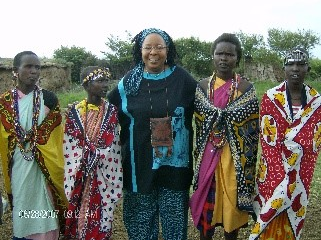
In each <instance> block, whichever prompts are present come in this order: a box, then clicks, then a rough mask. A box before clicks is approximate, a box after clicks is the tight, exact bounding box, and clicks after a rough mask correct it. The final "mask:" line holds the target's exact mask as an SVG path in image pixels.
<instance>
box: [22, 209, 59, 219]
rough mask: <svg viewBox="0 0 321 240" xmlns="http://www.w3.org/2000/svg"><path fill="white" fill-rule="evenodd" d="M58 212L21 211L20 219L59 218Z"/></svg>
mask: <svg viewBox="0 0 321 240" xmlns="http://www.w3.org/2000/svg"><path fill="white" fill-rule="evenodd" d="M58 213H59V211H58V210H20V211H19V217H20V218H58Z"/></svg>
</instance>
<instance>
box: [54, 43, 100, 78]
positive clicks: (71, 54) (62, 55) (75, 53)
mask: <svg viewBox="0 0 321 240" xmlns="http://www.w3.org/2000/svg"><path fill="white" fill-rule="evenodd" d="M53 57H54V59H57V60H58V59H62V60H64V61H67V62H71V63H72V64H73V65H72V67H71V80H72V82H76V83H79V82H80V71H81V69H82V68H83V67H86V66H90V65H97V62H98V58H97V57H96V56H95V55H93V54H92V53H91V52H88V51H86V50H85V48H81V47H76V46H72V47H64V46H61V47H60V48H59V49H56V50H55V51H54V54H53Z"/></svg>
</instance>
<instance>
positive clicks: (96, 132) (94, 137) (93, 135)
mask: <svg viewBox="0 0 321 240" xmlns="http://www.w3.org/2000/svg"><path fill="white" fill-rule="evenodd" d="M98 108H99V110H98V111H94V112H93V113H92V114H91V116H92V117H94V120H93V121H90V122H89V123H88V102H87V101H86V107H85V114H84V120H83V122H84V131H85V132H84V135H85V136H84V137H85V139H86V138H87V137H88V138H89V140H90V141H91V142H92V143H94V145H95V146H96V145H97V141H98V138H99V136H100V134H101V131H100V130H101V122H102V119H103V115H104V112H105V104H104V101H102V102H101V105H100V106H99V107H98ZM88 129H93V130H92V131H90V132H88V131H87V130H88Z"/></svg>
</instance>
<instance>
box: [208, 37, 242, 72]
mask: <svg viewBox="0 0 321 240" xmlns="http://www.w3.org/2000/svg"><path fill="white" fill-rule="evenodd" d="M213 54H214V66H215V69H216V71H217V73H218V74H220V73H221V74H223V75H226V74H231V73H232V72H233V69H234V68H235V67H236V62H237V52H236V46H235V45H234V44H232V43H229V42H220V43H218V44H217V45H216V48H215V50H214V53H213Z"/></svg>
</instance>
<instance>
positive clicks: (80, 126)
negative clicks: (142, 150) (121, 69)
mask: <svg viewBox="0 0 321 240" xmlns="http://www.w3.org/2000/svg"><path fill="white" fill-rule="evenodd" d="M81 79H82V85H83V87H84V88H85V90H86V92H87V98H86V99H84V100H83V101H81V102H79V103H75V104H73V105H72V107H71V108H70V109H69V111H68V112H67V114H66V123H65V135H64V144H63V146H64V156H65V192H66V195H67V198H68V200H69V207H68V210H67V211H66V212H65V217H66V231H65V236H66V238H67V239H84V240H87V239H88V240H89V239H95V240H107V239H111V235H112V223H113V216H114V210H115V207H116V204H117V202H118V200H119V199H120V198H121V195H122V187H123V173H122V164H121V156H120V144H119V129H118V119H117V109H116V107H115V106H114V105H112V104H110V103H109V102H107V101H106V100H105V99H104V97H105V96H106V94H107V90H108V85H109V81H110V80H111V73H110V71H109V69H108V68H101V67H97V66H90V67H86V68H85V69H84V70H83V71H82V73H81Z"/></svg>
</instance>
